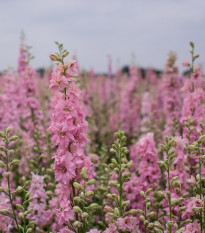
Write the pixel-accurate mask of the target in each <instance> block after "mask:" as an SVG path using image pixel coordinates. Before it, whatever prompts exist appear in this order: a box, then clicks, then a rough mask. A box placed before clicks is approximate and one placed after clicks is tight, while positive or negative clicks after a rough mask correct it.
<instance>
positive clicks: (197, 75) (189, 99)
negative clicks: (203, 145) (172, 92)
mask: <svg viewBox="0 0 205 233" xmlns="http://www.w3.org/2000/svg"><path fill="white" fill-rule="evenodd" d="M190 46H191V48H190V53H191V58H192V61H191V63H190V64H189V67H190V71H191V78H190V79H187V80H186V81H185V83H184V87H183V88H182V91H183V93H184V96H183V98H184V102H183V107H182V117H181V119H180V122H181V124H183V125H184V128H183V136H184V137H186V135H187V134H188V133H189V134H190V135H189V137H190V139H188V140H189V141H190V143H192V142H193V141H195V140H197V139H198V133H197V130H198V129H200V127H199V125H200V120H201V118H204V114H205V110H204V100H205V95H204V91H203V89H202V83H203V78H202V75H201V71H200V69H198V68H197V67H196V66H195V65H194V62H195V60H196V59H197V58H198V57H199V54H195V51H194V49H195V46H194V43H193V42H190ZM189 118H190V119H191V120H193V122H194V124H193V126H194V129H193V130H192V132H191V133H190V132H189V131H190V130H189V128H188V125H186V124H185V123H186V122H188V120H189Z"/></svg>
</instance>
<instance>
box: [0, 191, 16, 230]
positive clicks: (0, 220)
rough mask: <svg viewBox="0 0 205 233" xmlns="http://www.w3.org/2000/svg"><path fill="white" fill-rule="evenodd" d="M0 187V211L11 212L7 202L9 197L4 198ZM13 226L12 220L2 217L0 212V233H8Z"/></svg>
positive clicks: (4, 195)
mask: <svg viewBox="0 0 205 233" xmlns="http://www.w3.org/2000/svg"><path fill="white" fill-rule="evenodd" d="M2 191H3V190H2V187H0V210H3V209H4V210H5V209H6V210H8V211H11V206H10V202H9V197H7V196H6V194H5V193H3V192H2ZM12 226H13V220H12V219H11V218H10V217H8V216H6V215H2V214H1V212H0V232H6V233H9V232H10V230H11V229H10V228H12Z"/></svg>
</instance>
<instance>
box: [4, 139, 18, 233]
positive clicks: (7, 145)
mask: <svg viewBox="0 0 205 233" xmlns="http://www.w3.org/2000/svg"><path fill="white" fill-rule="evenodd" d="M8 150H9V143H8V138H6V152H5V154H6V172H9V161H8V160H9V158H8ZM7 183H8V192H9V193H8V196H9V200H10V204H11V208H12V212H13V215H14V220H15V222H16V227H17V230H18V232H19V233H21V230H20V228H19V224H18V221H17V217H16V213H15V210H14V205H13V200H12V195H11V185H10V177H7Z"/></svg>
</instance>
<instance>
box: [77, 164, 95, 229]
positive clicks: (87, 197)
mask: <svg viewBox="0 0 205 233" xmlns="http://www.w3.org/2000/svg"><path fill="white" fill-rule="evenodd" d="M80 176H81V178H82V181H83V182H81V183H82V184H80V183H78V182H74V183H73V186H74V187H75V188H76V190H77V192H79V196H76V197H74V205H75V206H74V207H73V209H74V211H75V213H76V221H75V222H74V223H73V226H74V227H76V228H78V231H79V232H87V230H88V229H90V228H91V227H92V218H93V217H94V215H93V211H95V210H96V209H98V208H99V206H98V204H96V203H91V200H92V196H93V195H94V192H93V191H87V190H89V186H92V185H93V184H94V183H95V179H90V180H88V175H87V171H86V169H85V168H84V167H83V169H82V172H81V174H80Z"/></svg>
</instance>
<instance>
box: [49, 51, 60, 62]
mask: <svg viewBox="0 0 205 233" xmlns="http://www.w3.org/2000/svg"><path fill="white" fill-rule="evenodd" d="M49 57H50V59H51V60H52V61H61V59H60V57H59V56H58V55H57V54H55V53H52V54H50V56H49Z"/></svg>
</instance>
